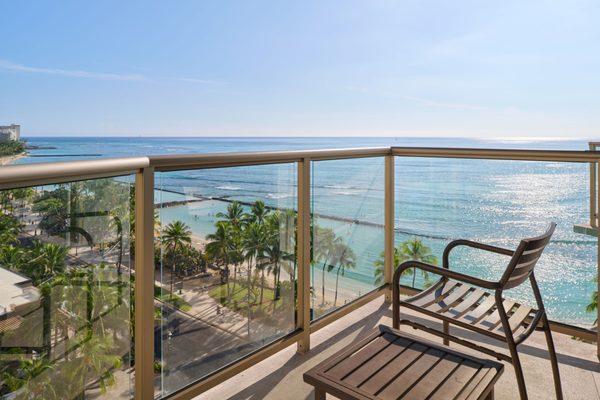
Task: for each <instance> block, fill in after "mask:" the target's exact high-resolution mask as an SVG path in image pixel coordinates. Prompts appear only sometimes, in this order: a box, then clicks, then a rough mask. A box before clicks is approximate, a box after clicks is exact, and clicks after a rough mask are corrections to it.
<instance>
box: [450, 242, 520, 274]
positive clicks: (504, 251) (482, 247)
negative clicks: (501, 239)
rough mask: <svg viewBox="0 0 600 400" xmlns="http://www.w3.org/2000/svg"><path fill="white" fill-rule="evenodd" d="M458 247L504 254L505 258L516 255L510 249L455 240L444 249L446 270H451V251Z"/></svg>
mask: <svg viewBox="0 0 600 400" xmlns="http://www.w3.org/2000/svg"><path fill="white" fill-rule="evenodd" d="M458 246H467V247H472V248H474V249H479V250H484V251H489V252H492V253H497V254H502V255H505V256H512V255H513V254H515V252H514V251H512V250H509V249H504V248H502V247H497V246H492V245H489V244H484V243H478V242H473V241H472V240H466V239H459V240H453V241H451V242H450V243H448V245H447V246H446V248H445V249H444V255H443V257H442V266H443V267H444V268H450V262H449V256H450V251H451V250H452V249H453V248H455V247H458Z"/></svg>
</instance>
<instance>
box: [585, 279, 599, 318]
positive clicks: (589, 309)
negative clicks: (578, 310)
mask: <svg viewBox="0 0 600 400" xmlns="http://www.w3.org/2000/svg"><path fill="white" fill-rule="evenodd" d="M594 282H598V277H597V276H596V277H594ZM597 309H598V291H597V290H595V291H594V293H592V296H591V299H590V304H588V305H587V306H586V307H585V311H587V312H589V313H591V312H594V311H596V310H597ZM597 324H598V319H596V320H594V326H596V328H597Z"/></svg>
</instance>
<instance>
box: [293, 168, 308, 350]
mask: <svg viewBox="0 0 600 400" xmlns="http://www.w3.org/2000/svg"><path fill="white" fill-rule="evenodd" d="M310 184H311V182H310V159H309V158H303V159H302V160H301V161H299V162H298V218H297V219H298V222H297V226H296V230H297V235H296V236H297V238H296V246H297V248H296V256H297V260H296V262H297V263H298V268H297V270H298V281H297V282H298V285H297V287H298V288H297V297H298V302H297V304H298V308H297V310H296V312H297V314H296V324H297V326H296V328H299V329H302V330H303V333H302V335H301V336H300V339H299V340H298V353H306V352H307V351H308V350H310V212H311V210H310Z"/></svg>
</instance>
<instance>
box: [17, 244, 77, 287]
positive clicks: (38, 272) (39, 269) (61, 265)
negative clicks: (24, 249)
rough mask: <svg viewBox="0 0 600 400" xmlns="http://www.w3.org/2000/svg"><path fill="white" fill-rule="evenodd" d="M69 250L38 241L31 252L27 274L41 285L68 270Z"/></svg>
mask: <svg viewBox="0 0 600 400" xmlns="http://www.w3.org/2000/svg"><path fill="white" fill-rule="evenodd" d="M67 253H68V248H66V247H65V246H61V245H58V244H54V243H44V242H40V241H37V242H36V243H35V245H34V246H33V248H32V249H31V252H30V257H31V258H30V260H29V261H28V262H27V264H26V266H25V274H26V275H27V276H29V277H30V278H32V280H33V281H34V284H39V283H41V282H43V281H45V280H47V279H49V278H52V277H54V276H55V275H57V274H60V273H62V272H63V271H64V270H65V268H66V261H65V260H66V257H67Z"/></svg>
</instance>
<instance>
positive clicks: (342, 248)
mask: <svg viewBox="0 0 600 400" xmlns="http://www.w3.org/2000/svg"><path fill="white" fill-rule="evenodd" d="M333 258H334V260H335V265H336V267H337V268H336V272H335V297H334V299H333V306H334V307H335V306H336V305H337V299H338V287H339V281H340V274H341V275H342V276H344V275H345V273H346V270H348V269H354V268H355V267H356V254H354V251H352V249H351V248H350V247H348V245H346V244H345V243H341V242H340V243H336V244H335V247H334V249H333Z"/></svg>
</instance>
